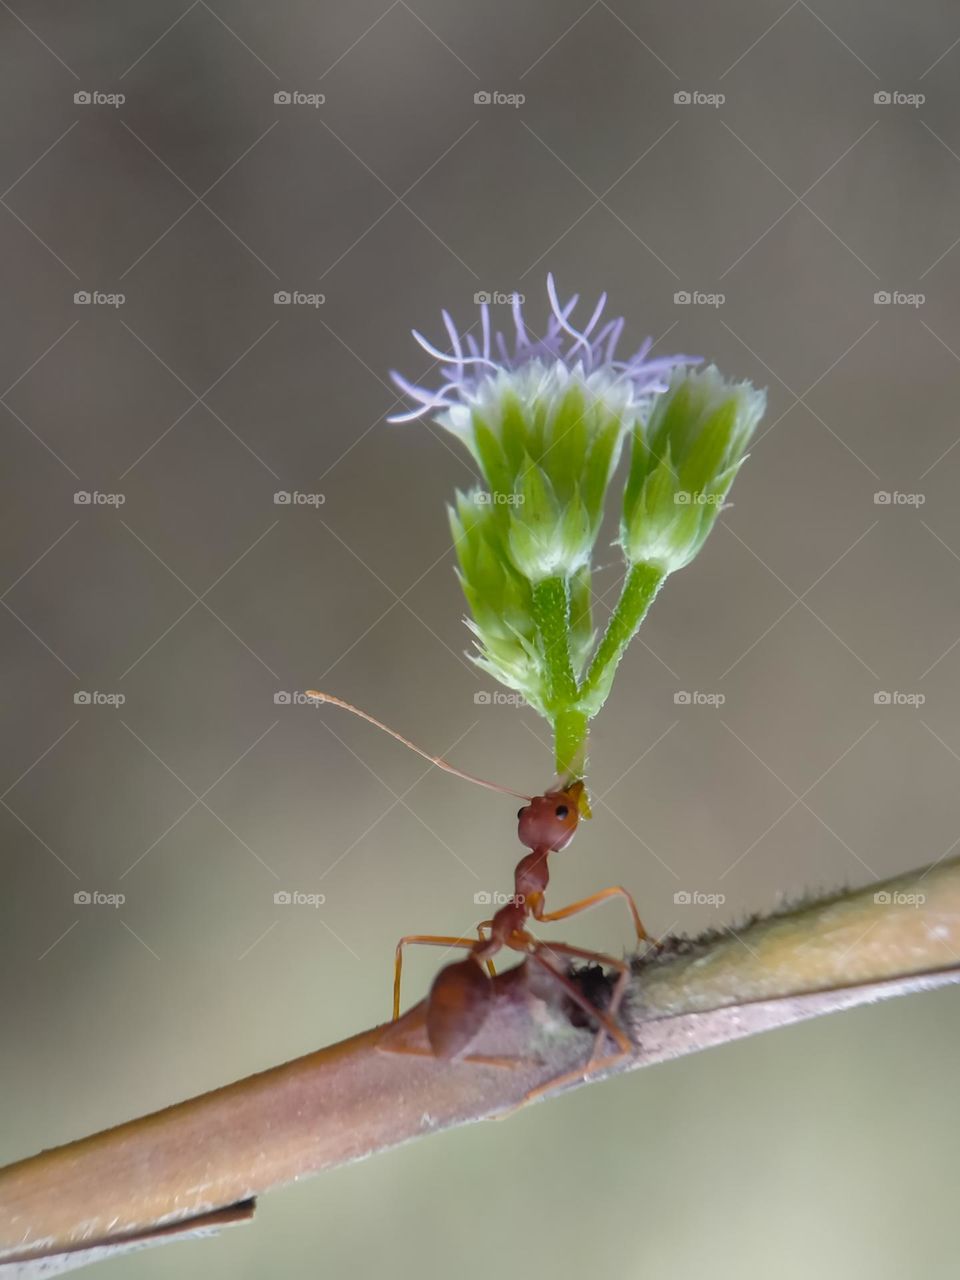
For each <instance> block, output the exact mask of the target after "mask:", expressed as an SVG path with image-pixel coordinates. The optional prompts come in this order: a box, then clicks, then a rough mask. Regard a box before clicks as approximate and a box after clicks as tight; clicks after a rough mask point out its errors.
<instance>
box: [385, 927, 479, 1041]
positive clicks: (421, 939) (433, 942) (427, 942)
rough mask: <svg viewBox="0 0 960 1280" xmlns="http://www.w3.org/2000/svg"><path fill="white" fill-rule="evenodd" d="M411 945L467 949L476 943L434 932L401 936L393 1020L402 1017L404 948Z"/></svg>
mask: <svg viewBox="0 0 960 1280" xmlns="http://www.w3.org/2000/svg"><path fill="white" fill-rule="evenodd" d="M409 946H421V947H447V948H448V949H449V948H450V947H463V948H464V949H465V950H467V951H471V950H472V949H473V946H474V943H473V942H472V941H471V939H470V938H448V937H445V936H444V935H442V934H434V933H411V934H408V935H407V936H406V937H405V938H401V939H400V941H399V942H398V943H397V953H396V960H395V961H394V966H393V1021H394V1022H396V1021H397V1020H398V1018H399V1017H400V977H401V974H402V972H403V948H404V947H409Z"/></svg>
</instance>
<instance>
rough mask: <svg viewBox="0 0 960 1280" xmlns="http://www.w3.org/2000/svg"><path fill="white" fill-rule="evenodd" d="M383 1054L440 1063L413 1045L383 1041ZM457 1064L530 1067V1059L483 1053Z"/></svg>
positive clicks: (380, 1049)
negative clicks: (426, 1059)
mask: <svg viewBox="0 0 960 1280" xmlns="http://www.w3.org/2000/svg"><path fill="white" fill-rule="evenodd" d="M377 1048H378V1049H379V1051H380V1052H381V1053H398V1054H404V1055H405V1056H407V1057H410V1058H433V1059H434V1061H439V1059H438V1058H437V1056H436V1054H435V1053H433V1051H432V1050H430V1049H422V1048H418V1046H417V1045H412V1044H391V1042H390V1041H389V1040H383V1041H381V1043H380V1044H378V1045H377ZM456 1061H457V1062H470V1063H473V1064H475V1065H478V1066H481V1067H518V1066H521V1065H524V1064H527V1065H529V1061H530V1059H529V1058H508V1057H503V1058H497V1057H493V1056H487V1055H485V1054H482V1053H468V1054H466V1055H465V1056H464V1057H462V1058H457V1059H456Z"/></svg>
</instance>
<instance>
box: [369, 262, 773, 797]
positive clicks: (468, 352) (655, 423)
mask: <svg viewBox="0 0 960 1280" xmlns="http://www.w3.org/2000/svg"><path fill="white" fill-rule="evenodd" d="M547 296H548V298H549V301H550V315H549V318H548V320H547V324H546V331H545V333H544V334H543V335H542V336H537V335H536V334H534V333H533V332H532V331H531V330H530V329H529V328H528V326H527V323H526V321H525V319H524V316H523V310H522V307H521V303H522V301H523V300H522V299H521V298H519V297H516V296H515V297H514V299H513V304H512V320H513V332H512V333H510V334H509V335H508V334H505V333H503V332H501V331H499V330H497V331H495V330H493V328H492V326H491V322H490V307H489V304H488V303H487V302H481V303H480V318H479V329H480V332H479V336H475V335H474V334H473V333H469V332H468V333H464V334H461V333H459V332H458V330H457V328H456V326H455V325H454V323H453V320H452V319H451V318H450V316H449V314H448V313H447V312H446V311H444V312H443V313H442V314H443V323H444V326H445V328H446V331H447V336H448V338H449V341H450V348H451V349H450V351H443V350H441V349H440V348H439V347H436V346H434V345H433V343H431V342H429V341H428V340H427V339H426V338H424V337H423V336H422V335H421V334H419V333H417V331H416V330H414V334H413V336H414V337H415V338H416V340H417V342H418V343H419V344H420V346H421V347H422V348H423V349H424V351H426V352H427V354H428V355H429V356H431V357H432V358H433V359H434V360H435V361H437V362H438V363H439V364H440V366H441V373H440V380H439V385H438V386H434V387H426V386H418V385H417V384H415V383H413V382H410V381H409V380H408V379H407V378H404V377H403V376H402V375H401V374H399V373H394V374H393V375H392V376H393V379H394V381H395V382H396V384H397V386H398V387H399V388H400V389H401V391H403V393H404V394H405V395H406V396H407V397H408V398H409V399H410V400H411V401H413V408H411V409H408V410H405V411H403V412H401V413H397V414H394V415H393V416H392V418H391V419H390V421H392V422H409V421H411V420H412V419H414V418H421V417H430V418H432V419H433V420H434V421H435V422H436V423H438V424H439V425H440V426H441V427H443V428H444V429H445V430H447V431H449V432H450V433H451V434H452V435H454V436H456V437H457V438H458V439H459V440H460V441H461V442H462V444H463V445H464V446H465V447H466V448H467V449H468V450H469V452H470V454H471V455H472V457H473V459H474V461H475V463H476V465H477V467H478V469H479V472H480V476H481V480H482V484H483V485H484V486H485V487H477V488H474V489H472V490H471V491H470V492H468V493H459V492H458V493H457V494H456V495H455V497H454V503H453V505H452V506H451V507H450V508H449V513H450V525H451V529H452V531H453V538H454V543H455V546H456V553H457V559H458V562H459V567H458V570H457V573H458V577H459V579H460V585H461V587H462V588H463V593H464V595H465V596H466V599H467V602H468V604H469V606H470V611H471V613H472V615H473V616H472V617H471V618H469V619H468V620H467V626H468V627H469V628H470V630H471V632H472V633H473V636H474V640H475V651H474V652H473V653H472V654H471V655H470V656H471V657H472V658H473V660H474V662H476V663H477V665H478V666H479V667H480V668H481V669H482V670H483V671H485V672H487V673H488V674H489V675H492V676H494V677H495V678H496V679H497V680H499V681H500V682H501V683H502V684H504V685H506V686H507V687H508V688H510V689H515V690H517V691H518V692H520V693H522V695H523V697H524V698H525V699H526V701H527V702H528V703H529V704H530V705H531V706H532V707H534V708H535V709H536V710H537V711H538V712H539V713H540V714H541V715H543V716H544V717H545V718H546V719H547V720H549V721H550V722H551V724H552V726H553V734H554V745H555V759H556V767H557V772H558V774H559V775H560V776H561V777H565V778H567V779H571V780H572V779H577V778H582V776H583V771H584V769H585V767H586V744H587V736H588V727H589V721H590V719H591V718H592V717H593V716H595V715H596V714H597V712H598V711H599V710H600V708H601V707H602V706H603V703H604V701H605V700H606V698H607V696H608V695H609V693H610V690H611V688H612V684H613V678H614V675H615V674H616V670H617V667H618V664H619V663H620V660H621V658H622V657H623V654H624V652H625V651H626V648H627V646H628V645H629V643H630V641H631V640H632V638H633V636H634V635H635V634H636V632H637V629H638V628H639V626H640V624H641V623H642V622H643V619H644V617H645V616H646V614H647V611H648V610H649V608H650V606H651V604H652V603H653V600H654V598H655V597H656V594H657V592H658V590H659V589H660V586H661V585H662V583H663V581H664V579H665V578H666V576H667V575H668V574H669V573H671V572H672V571H673V570H674V569H679V568H681V567H682V566H683V565H685V564H687V563H689V561H690V560H692V559H693V557H694V556H695V555H696V553H697V552H698V551H699V549H700V547H701V545H702V543H703V541H704V539H705V538H706V536H707V534H708V533H709V532H710V529H711V528H712V526H713V522H714V520H715V518H716V514H717V511H718V510H719V507H720V505H721V504H722V502H723V500H724V498H725V497H726V495H727V492H728V490H729V488H730V485H731V484H732V483H733V479H734V476H735V475H736V473H737V471H738V469H739V468H740V466H741V464H742V462H743V460H744V457H745V454H744V450H745V449H746V447H747V444H748V442H749V440H750V437H751V435H752V434H753V431H754V430H755V428H756V424H757V422H758V420H759V418H760V415H761V413H762V412H763V408H764V403H765V396H764V393H763V392H759V391H755V390H754V389H753V387H752V386H751V385H750V384H749V383H728V382H725V381H724V379H723V378H722V377H721V376H720V374H719V373H718V372H717V370H716V369H715V368H713V367H712V366H711V367H710V368H708V369H706V370H704V371H703V372H702V373H695V372H692V371H690V370H689V369H687V368H685V366H687V365H690V364H695V363H697V361H696V360H694V359H692V358H691V357H689V356H663V357H657V358H651V355H650V352H651V349H652V345H653V344H652V343H651V342H650V341H649V340H648V341H647V342H645V343H644V344H643V345H642V346H641V347H640V349H639V350H638V351H636V352H635V353H634V354H633V355H632V356H630V357H628V358H626V359H621V358H619V357H618V355H617V348H618V345H619V342H620V338H621V336H622V333H623V327H624V321H623V320H622V319H614V320H606V321H604V320H603V319H602V317H603V311H604V308H605V306H606V294H604V295H603V296H602V297H601V298H600V300H599V301H598V303H597V305H596V306H595V307H594V309H593V311H592V312H591V313H590V315H589V318H588V319H587V321H586V323H585V324H583V325H582V327H579V328H578V327H577V326H576V325H575V324H574V322H573V319H572V316H573V312H574V310H575V308H576V306H577V297H576V296H574V297H573V298H570V299H569V300H568V301H566V302H564V303H561V302H560V299H559V298H558V296H557V291H556V286H555V285H554V281H553V277H552V276H547ZM474 328H476V325H474ZM628 436H629V437H630V439H631V461H630V470H629V474H628V478H627V482H626V489H625V493H624V499H623V508H622V519H621V526H620V543H621V546H622V548H623V552H624V557H625V559H626V561H627V568H626V573H625V575H624V579H623V583H622V586H621V592H620V598H619V600H618V601H617V604H616V606H615V608H614V610H613V612H612V613H611V615H610V617H609V618H608V620H607V623H606V626H605V628H604V631H603V634H602V636H600V638H599V640H598V638H597V633H596V631H595V629H594V626H593V620H592V616H591V601H592V598H593V593H592V589H591V557H592V553H593V549H594V545H595V543H596V540H597V536H598V534H599V531H600V524H601V520H602V518H603V513H604V505H605V501H606V497H607V492H608V490H609V487H610V483H611V480H612V477H613V473H614V471H615V470H616V467H617V463H618V461H619V458H620V454H621V451H622V448H623V444H624V441H625V440H626V439H627V437H628Z"/></svg>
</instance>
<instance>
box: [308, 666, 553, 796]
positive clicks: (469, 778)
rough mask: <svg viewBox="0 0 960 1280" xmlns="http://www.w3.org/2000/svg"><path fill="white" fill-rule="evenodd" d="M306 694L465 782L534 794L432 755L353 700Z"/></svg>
mask: <svg viewBox="0 0 960 1280" xmlns="http://www.w3.org/2000/svg"><path fill="white" fill-rule="evenodd" d="M304 696H305V697H307V698H313V699H314V700H315V701H316V702H331V703H333V705H334V706H335V707H343V709H344V711H350V712H352V713H353V714H354V715H355V716H359V717H360V719H361V720H366V722H367V723H368V724H372V725H374V726H375V727H376V728H378V729H382V730H383V732H384V733H389V735H390V737H391V738H396V740H397V741H398V742H402V743H403V745H404V746H405V747H409V748H410V750H411V751H415V752H416V753H417V755H418V756H423V758H424V760H429V761H430V763H431V764H435V765H436V766H437V768H438V769H443V770H444V772H445V773H452V774H453V775H454V777H457V778H463V780H464V781H465V782H475V783H476V784H477V786H479V787H486V788H487V789H488V790H489V791H499V792H501V793H502V794H503V795H505V796H516V797H517V799H518V800H528V801H529V800H532V799H533V797H532V796H525V795H524V794H523V792H522V791H512V790H511V789H510V788H509V787H501V786H499V785H498V784H497V783H496V782H487V780H486V779H485V778H478V777H476V775H475V774H472V773H464V771H463V770H462V769H458V768H457V767H456V766H455V765H452V764H450V763H449V762H448V761H447V760H444V759H443V758H442V757H441V756H432V755H430V753H429V752H428V751H424V750H423V749H422V748H421V747H418V746H417V744H416V743H415V742H411V741H410V739H409V738H405V737H404V736H403V734H402V733H397V731H396V729H391V728H390V726H389V725H385V724H384V723H383V721H381V720H377V719H376V718H375V717H374V716H371V715H368V713H367V712H366V711H361V710H360V708H359V707H355V706H354V705H353V703H352V702H344V700H343V698H335V697H334V696H333V694H332V693H321V692H320V690H319V689H307V690H305V693H304Z"/></svg>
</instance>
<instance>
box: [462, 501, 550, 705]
mask: <svg viewBox="0 0 960 1280" xmlns="http://www.w3.org/2000/svg"><path fill="white" fill-rule="evenodd" d="M448 512H449V515H450V528H451V531H452V533H453V540H454V546H455V548H456V552H457V559H458V560H459V564H460V567H459V570H458V575H457V576H458V577H459V579H460V585H461V587H462V588H463V593H464V595H465V596H466V599H467V603H468V604H469V606H470V612H471V613H472V614H473V617H472V618H468V619H467V620H466V622H467V626H468V627H469V628H470V630H471V631H472V632H473V635H474V637H475V639H476V652H474V653H471V654H470V655H469V656H470V658H471V659H472V660H473V661H474V662H475V663H476V664H477V666H478V667H480V668H481V669H482V670H483V671H486V672H487V673H488V674H489V675H491V676H493V677H494V679H496V680H499V681H500V682H501V684H504V685H506V686H507V687H508V688H510V689H515V690H516V691H517V692H518V693H520V694H522V695H523V697H524V698H525V699H526V700H527V701H528V702H529V703H530V704H531V705H532V706H533V707H535V708H536V709H537V710H538V711H540V712H541V714H545V702H544V688H543V680H544V674H543V660H542V657H541V655H540V652H539V649H538V644H537V629H536V624H535V622H534V617H533V592H532V588H531V586H530V583H529V582H527V581H526V579H524V578H523V577H522V576H521V575H520V574H519V573H517V571H516V570H515V569H514V568H513V565H512V564H511V562H510V558H509V556H508V555H507V552H506V549H505V547H504V541H503V532H504V531H503V525H502V522H501V521H500V520H499V519H498V514H497V511H496V509H495V507H494V505H493V503H492V502H491V501H490V495H489V494H487V493H483V492H481V491H480V490H474V491H473V492H471V493H460V492H458V493H457V494H456V501H455V506H452V507H448Z"/></svg>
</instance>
